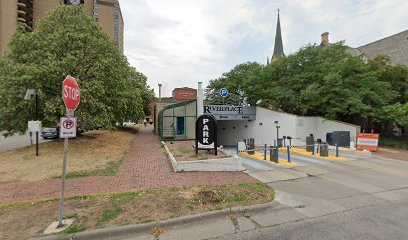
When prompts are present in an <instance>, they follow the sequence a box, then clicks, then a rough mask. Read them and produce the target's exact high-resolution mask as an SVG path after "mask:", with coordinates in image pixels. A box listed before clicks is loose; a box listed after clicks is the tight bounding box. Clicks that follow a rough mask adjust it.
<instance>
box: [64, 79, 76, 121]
mask: <svg viewBox="0 0 408 240" xmlns="http://www.w3.org/2000/svg"><path fill="white" fill-rule="evenodd" d="M62 99H63V100H64V104H65V107H66V108H67V113H68V117H73V112H74V111H75V110H76V109H77V107H78V105H79V102H80V101H81V92H80V90H79V86H78V84H77V82H76V80H75V78H73V77H71V76H70V75H68V76H67V77H66V78H65V80H64V81H63V82H62ZM70 115H72V116H70Z"/></svg>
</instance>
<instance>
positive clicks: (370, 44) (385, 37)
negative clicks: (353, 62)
mask: <svg viewBox="0 0 408 240" xmlns="http://www.w3.org/2000/svg"><path fill="white" fill-rule="evenodd" d="M404 32H407V33H408V30H404V31H401V32H399V33H395V34H393V35H390V36H387V37H384V38H381V39H378V40H376V41H374V42H370V43H367V44H365V45H361V46H360V47H357V48H361V47H365V46H368V45H371V44H374V43H377V42H380V41H382V40H385V39H387V38H391V37H394V36H396V35H398V34H401V33H404Z"/></svg>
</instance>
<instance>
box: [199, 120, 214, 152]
mask: <svg viewBox="0 0 408 240" xmlns="http://www.w3.org/2000/svg"><path fill="white" fill-rule="evenodd" d="M211 149H213V150H214V154H215V155H217V122H216V121H215V119H214V117H213V116H211V115H201V116H200V117H199V118H198V119H197V121H196V153H198V150H211Z"/></svg>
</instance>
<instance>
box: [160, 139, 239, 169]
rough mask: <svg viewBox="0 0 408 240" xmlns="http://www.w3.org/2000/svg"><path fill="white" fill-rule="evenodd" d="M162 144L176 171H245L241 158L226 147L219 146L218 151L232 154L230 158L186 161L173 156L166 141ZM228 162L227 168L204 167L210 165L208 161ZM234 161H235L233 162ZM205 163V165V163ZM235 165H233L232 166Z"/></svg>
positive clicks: (215, 162) (216, 162)
mask: <svg viewBox="0 0 408 240" xmlns="http://www.w3.org/2000/svg"><path fill="white" fill-rule="evenodd" d="M161 144H162V145H163V146H164V149H165V151H166V154H167V156H168V158H169V159H170V163H171V165H172V167H173V171H174V172H201V171H209V172H240V171H243V168H242V162H241V160H240V159H239V157H238V156H236V155H234V154H230V153H228V152H227V151H225V150H224V149H221V148H218V151H220V152H222V153H223V154H225V155H227V156H228V155H230V156H231V157H229V158H223V159H222V160H221V159H216V158H214V159H206V160H194V161H186V162H178V161H177V160H176V158H175V157H174V156H173V154H172V153H171V151H170V149H169V147H168V146H167V144H166V143H165V142H164V141H161ZM221 161H222V162H224V163H225V162H227V163H229V165H227V166H228V167H229V169H228V170H227V168H220V167H218V168H215V169H214V168H213V169H212V170H204V168H206V167H208V166H207V165H206V164H208V163H214V164H215V165H217V164H220V162H221ZM231 161H233V162H231ZM235 161H236V162H235ZM203 164H204V165H203ZM231 166H233V167H231Z"/></svg>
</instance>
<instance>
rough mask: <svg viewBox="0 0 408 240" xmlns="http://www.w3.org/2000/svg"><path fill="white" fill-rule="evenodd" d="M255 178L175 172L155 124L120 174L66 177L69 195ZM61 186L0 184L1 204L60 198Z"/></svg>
mask: <svg viewBox="0 0 408 240" xmlns="http://www.w3.org/2000/svg"><path fill="white" fill-rule="evenodd" d="M68 164H69V162H68ZM254 181H255V180H254V179H253V178H252V177H250V176H248V175H247V174H245V173H241V172H183V173H175V172H173V169H172V167H171V164H170V161H169V160H168V157H167V155H166V153H165V152H164V150H163V148H161V147H160V141H159V139H158V137H157V136H156V135H154V134H153V130H152V127H151V126H148V127H146V128H142V129H140V131H139V133H138V134H137V135H136V137H135V140H134V141H133V143H132V144H131V147H130V150H129V153H128V155H127V157H126V158H125V160H124V161H123V164H122V166H121V168H120V169H119V173H118V175H117V176H114V177H102V176H101V177H87V178H78V179H70V180H67V181H66V196H76V195H82V194H98V193H109V192H124V191H131V190H136V189H143V188H167V187H176V186H193V185H206V184H231V183H241V182H254ZM60 187H61V181H60V180H44V181H38V182H7V183H0V204H4V203H10V202H14V201H31V200H37V199H47V198H57V197H59V194H60Z"/></svg>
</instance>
